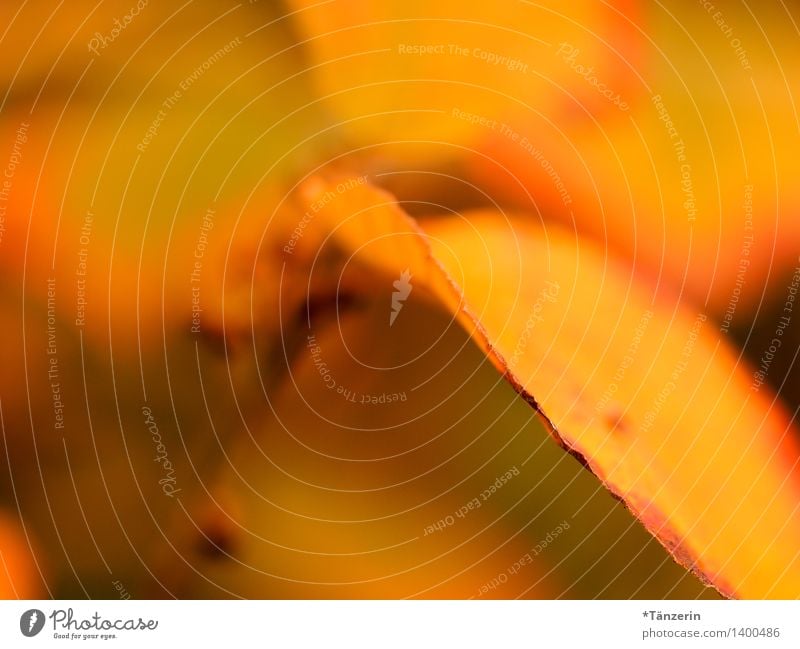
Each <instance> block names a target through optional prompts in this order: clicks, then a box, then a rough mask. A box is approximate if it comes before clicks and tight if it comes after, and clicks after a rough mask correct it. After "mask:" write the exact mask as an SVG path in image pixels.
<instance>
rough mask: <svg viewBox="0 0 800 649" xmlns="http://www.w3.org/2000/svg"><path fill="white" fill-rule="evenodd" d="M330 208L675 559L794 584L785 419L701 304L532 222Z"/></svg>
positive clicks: (790, 459)
mask: <svg viewBox="0 0 800 649" xmlns="http://www.w3.org/2000/svg"><path fill="white" fill-rule="evenodd" d="M314 189H315V191H316V192H318V194H316V195H315V196H312V200H314V199H316V198H318V196H319V195H321V194H324V192H326V191H330V190H331V185H327V186H325V185H322V186H317V185H316V184H315V185H314ZM330 205H331V206H330V208H329V209H328V210H327V212H328V213H331V214H335V216H330V218H332V219H333V220H334V222H336V223H337V224H338V225H337V229H336V230H335V233H336V236H337V237H338V238H339V239H340V240H341V241H342V242H343V243H342V245H343V246H346V247H347V248H349V249H352V250H353V251H354V253H353V254H354V255H357V256H358V258H359V259H363V260H366V263H370V264H371V265H373V266H375V267H376V268H379V269H380V270H382V271H383V272H384V273H385V274H386V275H387V276H389V277H391V276H395V275H397V274H398V273H399V272H401V267H409V268H410V269H411V273H412V275H413V276H415V277H416V278H417V280H416V281H417V284H418V286H422V287H425V288H426V289H428V291H430V293H431V294H432V295H433V296H435V298H437V299H439V300H441V302H442V303H443V304H444V305H445V306H447V307H448V308H449V309H451V310H452V311H453V313H454V315H455V316H456V317H458V318H459V320H460V321H461V322H462V323H464V326H465V327H467V329H468V331H469V332H470V333H471V334H472V335H473V336H474V337H475V338H476V339H477V340H478V341H479V342H480V344H481V346H482V347H483V349H484V350H485V352H486V353H487V354H488V356H489V357H490V358H491V359H492V361H493V363H494V364H495V365H496V366H497V368H498V369H499V370H500V371H501V372H502V373H503V374H504V376H505V377H506V378H507V379H508V380H509V381H510V382H511V383H512V385H514V387H515V388H516V389H517V390H518V392H519V393H520V394H521V396H522V397H523V398H524V399H525V400H527V401H528V402H529V403H530V404H531V405H532V406H533V407H534V408H536V410H537V411H538V412H539V413H540V414H541V415H542V417H543V418H544V419H545V421H546V422H547V423H548V425H549V427H550V428H551V430H552V432H553V435H554V436H555V438H556V439H557V441H558V442H559V443H560V444H561V445H562V446H564V448H565V449H566V450H567V451H569V452H570V453H572V454H573V455H575V456H576V457H577V458H578V459H579V460H580V461H581V462H582V463H584V464H585V465H586V466H587V467H588V468H589V469H590V470H591V471H592V472H593V473H594V474H595V475H596V476H597V477H598V478H599V479H600V480H601V481H602V483H603V484H604V485H605V486H606V487H607V488H608V489H610V490H611V491H612V493H614V494H615V495H617V496H618V497H620V498H621V499H622V500H623V501H624V502H625V503H626V505H627V506H628V507H629V508H630V509H631V511H632V512H633V513H634V515H635V516H636V517H637V518H639V520H640V521H641V522H642V523H643V524H644V525H645V527H646V528H647V529H648V530H649V531H650V532H651V533H653V534H654V535H655V536H656V537H657V538H658V539H659V540H660V541H661V542H662V543H663V544H664V546H665V547H666V548H667V549H668V550H669V552H670V553H671V554H672V555H673V557H674V558H675V559H676V560H677V561H679V562H680V563H681V564H683V565H684V566H686V567H687V568H689V569H691V570H693V571H695V572H696V573H697V574H698V575H699V576H700V577H701V578H703V579H705V580H706V581H708V582H709V583H711V584H713V585H714V586H715V587H716V588H717V589H718V590H719V591H720V592H722V593H723V594H725V595H728V596H739V597H750V598H761V597H780V598H788V597H796V596H798V594H800V591H798V586H797V584H798V583H800V582H798V574H797V571H798V570H799V569H800V561H799V560H798V557H797V548H796V543H795V539H796V538H797V535H798V533H800V517H799V516H798V512H797V509H798V506H797V503H798V496H799V495H800V493H799V492H798V490H799V489H800V484H798V472H797V460H798V447H797V442H796V434H797V432H796V430H795V429H794V427H793V426H792V424H791V421H790V419H789V417H788V415H787V413H786V412H785V411H784V410H783V409H782V408H781V407H780V406H779V405H778V404H777V403H776V402H775V399H774V397H773V396H771V395H770V394H769V391H768V389H767V388H766V387H765V386H763V385H761V384H760V383H759V382H758V381H757V379H754V377H753V373H752V370H751V369H750V368H749V367H748V365H747V364H746V363H744V362H743V361H742V360H741V358H739V357H738V356H737V354H736V352H735V350H733V349H731V348H730V347H729V345H728V344H727V343H726V341H725V338H724V335H722V334H720V333H719V332H718V331H717V329H716V327H714V326H713V323H712V322H711V321H710V320H709V317H708V315H707V314H705V313H703V312H702V311H693V310H690V309H688V308H686V307H685V306H683V305H681V303H680V302H679V301H678V300H676V299H675V298H674V297H673V296H670V295H669V294H668V292H667V291H657V290H655V288H654V287H652V286H650V285H648V284H646V283H645V282H643V281H642V280H641V279H640V278H638V277H637V276H635V275H632V274H631V273H630V271H629V270H627V269H626V268H625V267H624V266H623V265H621V264H619V263H618V262H616V261H614V260H610V259H608V257H607V256H606V255H605V254H604V253H603V251H602V250H598V249H597V248H596V247H594V246H593V245H592V244H591V243H587V242H586V241H580V240H576V239H575V238H574V236H571V235H570V234H569V233H566V232H564V231H562V230H560V229H558V228H556V227H541V226H537V225H535V224H534V223H532V222H531V221H530V219H528V220H523V219H521V218H519V217H508V216H506V215H502V214H493V213H485V212H484V213H476V214H468V215H463V216H460V217H452V218H437V219H430V220H425V221H423V222H422V229H420V228H419V227H418V226H416V225H415V224H414V223H413V221H411V220H410V219H409V217H407V216H405V215H404V214H403V213H402V211H401V210H400V209H399V208H398V207H397V206H396V205H394V204H393V203H392V199H391V197H390V196H388V195H387V194H385V193H383V192H380V191H376V190H374V189H371V188H369V187H363V186H362V187H358V188H355V189H353V190H352V193H351V195H350V197H349V200H348V201H346V202H344V201H341V202H332V203H331V204H330ZM390 250H392V251H393V253H394V254H389V251H390ZM343 283H344V281H343ZM737 474H739V475H746V476H748V479H747V480H741V479H737V478H736V477H735V476H736V475H737Z"/></svg>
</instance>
